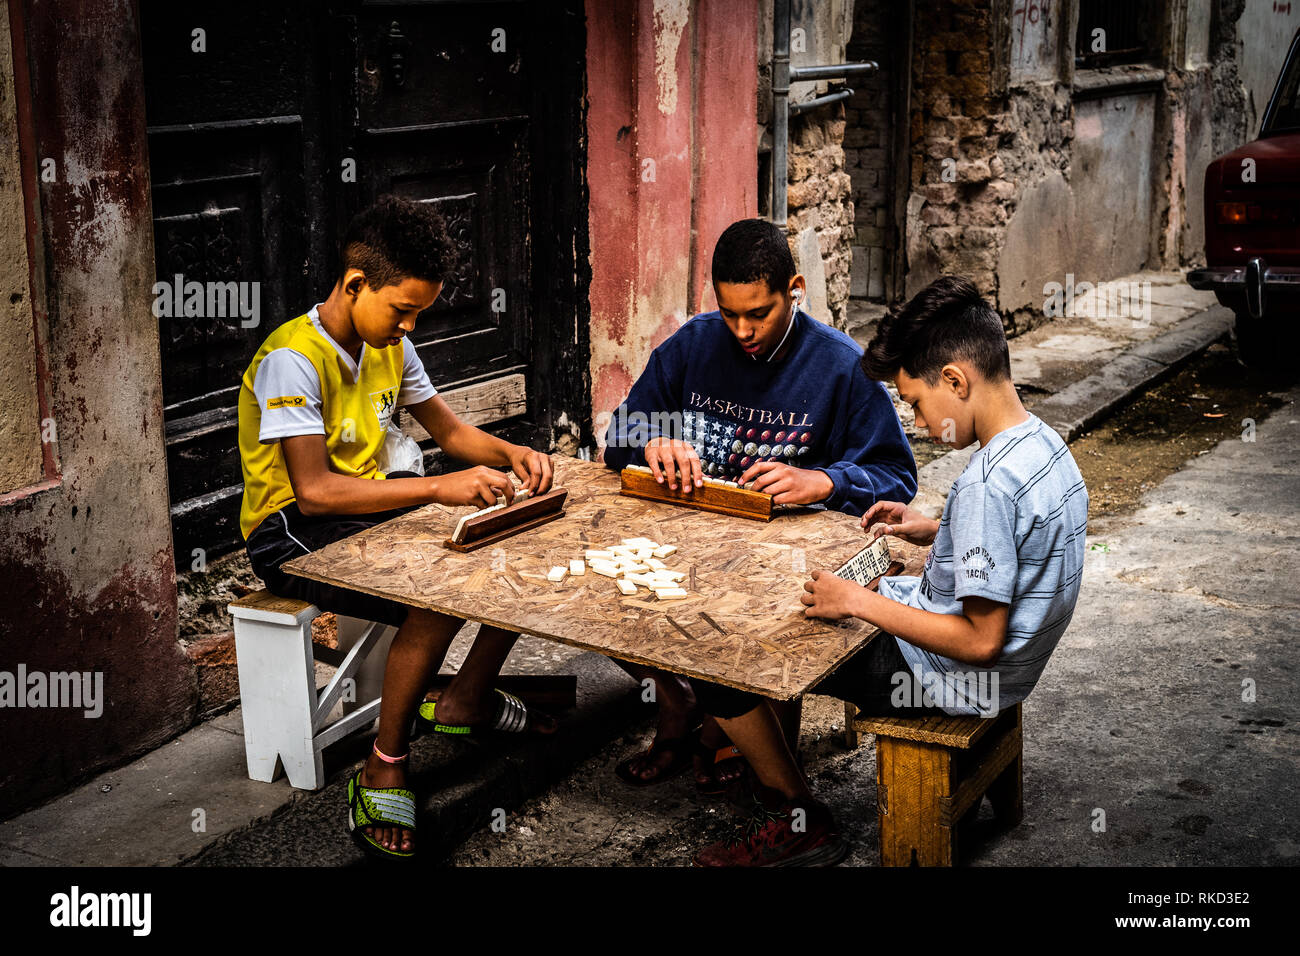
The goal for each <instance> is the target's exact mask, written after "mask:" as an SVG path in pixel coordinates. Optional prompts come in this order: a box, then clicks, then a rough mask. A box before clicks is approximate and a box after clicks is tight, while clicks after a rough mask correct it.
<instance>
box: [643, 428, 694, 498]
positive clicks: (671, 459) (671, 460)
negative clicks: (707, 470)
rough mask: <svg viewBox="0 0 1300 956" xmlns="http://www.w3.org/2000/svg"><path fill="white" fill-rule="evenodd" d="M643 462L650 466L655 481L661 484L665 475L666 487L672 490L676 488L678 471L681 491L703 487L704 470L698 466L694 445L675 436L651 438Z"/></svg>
mask: <svg viewBox="0 0 1300 956" xmlns="http://www.w3.org/2000/svg"><path fill="white" fill-rule="evenodd" d="M645 463H646V464H647V465H649V466H650V472H651V474H653V475H654V476H655V481H657V482H659V483H660V484H663V482H664V478H665V476H666V477H667V478H668V487H669V488H671V489H672V490H673V491H676V490H677V475H678V473H679V472H680V473H681V476H682V491H694V490H695V489H696V488H703V487H704V471H703V470H702V469H701V468H700V456H699V455H698V454H696V453H695V446H694V445H690V444H687V443H686V442H684V441H678V440H677V439H675V438H652V439H650V441H648V442H647V443H646V446H645ZM692 482H693V484H692Z"/></svg>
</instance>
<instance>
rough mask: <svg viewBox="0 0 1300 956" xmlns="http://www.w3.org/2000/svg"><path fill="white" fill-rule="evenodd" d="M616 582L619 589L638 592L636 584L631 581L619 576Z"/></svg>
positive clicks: (629, 592)
mask: <svg viewBox="0 0 1300 956" xmlns="http://www.w3.org/2000/svg"><path fill="white" fill-rule="evenodd" d="M614 583H615V584H617V585H618V589H619V590H620V591H622V592H623V593H624V594H636V585H635V584H633V583H632V582H631V581H625V580H623V579H622V578H619V579H618V580H617V581H615V582H614Z"/></svg>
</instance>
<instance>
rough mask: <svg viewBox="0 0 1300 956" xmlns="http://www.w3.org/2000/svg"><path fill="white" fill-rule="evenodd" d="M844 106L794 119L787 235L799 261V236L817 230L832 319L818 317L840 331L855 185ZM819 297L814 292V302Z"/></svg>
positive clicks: (846, 295)
mask: <svg viewBox="0 0 1300 956" xmlns="http://www.w3.org/2000/svg"><path fill="white" fill-rule="evenodd" d="M844 130H845V120H844V105H843V103H833V104H831V105H830V106H823V107H819V108H818V109H815V110H811V111H809V112H807V113H804V114H801V115H798V116H792V117H790V154H789V155H790V158H789V177H788V178H789V184H790V188H789V193H788V199H787V204H788V206H789V218H788V219H787V220H786V231H787V234H788V236H789V239H790V243H791V247H792V249H793V250H794V252H795V261H796V262H798V263H799V266H800V269H801V270H802V271H804V272H805V273H807V271H808V267H807V265H806V264H804V263H802V262H799V253H798V250H797V248H795V247H796V245H797V242H798V237H799V234H800V233H802V232H803V231H804V230H806V229H809V228H812V229H815V230H816V232H817V245H818V248H819V251H820V253H821V259H822V266H823V269H824V270H825V276H826V305H827V310H828V311H829V313H830V314H829V315H818V316H816V317H817V318H819V319H824V320H825V321H827V322H829V323H830V324H832V325H834V326H835V328H837V329H843V328H845V326H846V325H847V322H848V304H849V270H850V267H851V265H852V261H853V254H852V250H851V246H850V243H851V242H852V239H853V197H852V185H853V184H852V181H851V180H850V178H849V174H848V173H847V172H845V163H844V146H843V143H844ZM815 298H816V295H815V292H814V296H813V299H814V301H815Z"/></svg>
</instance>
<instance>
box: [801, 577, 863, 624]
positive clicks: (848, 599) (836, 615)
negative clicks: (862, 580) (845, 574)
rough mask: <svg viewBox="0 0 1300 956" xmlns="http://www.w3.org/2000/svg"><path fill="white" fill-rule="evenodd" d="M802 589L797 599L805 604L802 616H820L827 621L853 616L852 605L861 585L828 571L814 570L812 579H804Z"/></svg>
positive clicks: (855, 602)
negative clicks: (802, 591)
mask: <svg viewBox="0 0 1300 956" xmlns="http://www.w3.org/2000/svg"><path fill="white" fill-rule="evenodd" d="M803 589H804V593H803V594H802V595H800V596H799V600H801V601H803V603H804V605H805V607H804V612H803V613H804V617H820V618H823V619H825V620H827V621H840V620H843V619H844V618H846V617H853V611H854V607H855V606H856V604H857V600H858V597H859V595H860V594H861V593H862V585H860V584H857V583H856V582H854V581H847V580H845V579H844V578H837V577H836V576H835V575H833V574H831V573H830V572H829V571H814V572H813V573H812V580H811V581H805V582H804V585H803Z"/></svg>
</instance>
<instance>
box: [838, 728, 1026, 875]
mask: <svg viewBox="0 0 1300 956" xmlns="http://www.w3.org/2000/svg"><path fill="white" fill-rule="evenodd" d="M846 717H848V718H849V723H848V728H847V729H848V731H849V733H850V735H851V736H850V737H849V740H850V741H851V742H852V743H854V744H856V735H857V734H859V733H870V734H875V735H876V801H877V816H878V818H879V821H880V865H881V866H952V865H954V863H955V862H956V859H957V843H958V833H959V824H961V823H962V822H963V820H964V819H970V820H973V819H974V817H975V815H976V814H977V813H978V811H979V805H980V801H981V800H982V799H983V797H984V796H985V794H987V795H988V797H989V800H990V802H991V803H992V804H993V811H994V813H995V814H996V815H997V818H998V821H999V823H1001V824H1003V825H1006V826H1014V825H1015V824H1017V823H1019V822H1020V819H1021V817H1022V816H1023V815H1024V801H1023V790H1022V781H1023V777H1022V773H1023V763H1024V761H1023V757H1022V752H1021V740H1022V737H1021V724H1020V705H1019V704H1016V705H1015V706H1014V707H1012V708H1009V709H1007V710H1004V711H1003V712H1002V713H1001V714H999V715H998V716H997V717H988V718H985V717H949V716H948V715H947V714H944V713H942V712H940V713H938V714H936V715H935V716H933V717H919V718H918V717H859V716H857V709H856V708H854V707H853V706H852V705H851V704H850V705H849V711H846Z"/></svg>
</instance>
